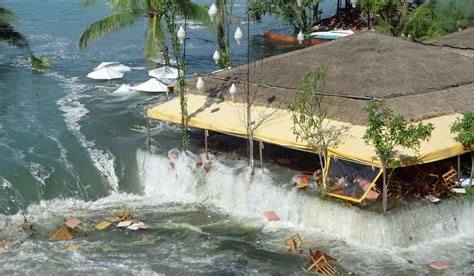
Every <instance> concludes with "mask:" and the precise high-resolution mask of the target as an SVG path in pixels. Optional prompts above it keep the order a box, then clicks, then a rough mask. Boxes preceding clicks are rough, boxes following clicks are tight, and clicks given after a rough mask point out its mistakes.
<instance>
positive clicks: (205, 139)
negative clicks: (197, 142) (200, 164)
mask: <svg viewBox="0 0 474 276" xmlns="http://www.w3.org/2000/svg"><path fill="white" fill-rule="evenodd" d="M208 136H209V131H208V130H207V129H205V130H204V150H205V151H206V159H207V160H209V152H208V150H207V137H208Z"/></svg>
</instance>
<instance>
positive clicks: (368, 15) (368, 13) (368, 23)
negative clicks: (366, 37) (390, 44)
mask: <svg viewBox="0 0 474 276" xmlns="http://www.w3.org/2000/svg"><path fill="white" fill-rule="evenodd" d="M367 30H369V31H370V10H369V7H368V6H367Z"/></svg>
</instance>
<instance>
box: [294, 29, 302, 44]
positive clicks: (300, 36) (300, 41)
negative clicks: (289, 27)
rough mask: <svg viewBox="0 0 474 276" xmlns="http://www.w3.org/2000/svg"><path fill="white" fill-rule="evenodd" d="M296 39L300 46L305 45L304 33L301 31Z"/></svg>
mask: <svg viewBox="0 0 474 276" xmlns="http://www.w3.org/2000/svg"><path fill="white" fill-rule="evenodd" d="M296 39H297V40H298V42H299V43H300V44H301V43H303V41H304V34H303V32H302V31H300V32H299V33H298V36H297V37H296Z"/></svg>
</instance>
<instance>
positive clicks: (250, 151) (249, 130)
mask: <svg viewBox="0 0 474 276" xmlns="http://www.w3.org/2000/svg"><path fill="white" fill-rule="evenodd" d="M249 96H250V95H248V96H247V97H249ZM247 139H248V146H249V148H248V155H249V156H248V157H249V165H250V168H251V169H252V173H253V168H254V162H253V131H252V118H251V106H250V104H247Z"/></svg>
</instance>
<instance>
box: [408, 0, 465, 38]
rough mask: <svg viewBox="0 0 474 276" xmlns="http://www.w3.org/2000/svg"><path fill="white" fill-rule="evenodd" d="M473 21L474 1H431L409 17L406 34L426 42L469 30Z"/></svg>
mask: <svg viewBox="0 0 474 276" xmlns="http://www.w3.org/2000/svg"><path fill="white" fill-rule="evenodd" d="M472 21H474V5H473V4H472V0H457V1H448V0H444V1H438V0H429V1H427V2H426V3H424V4H422V5H421V6H419V7H418V8H417V9H416V11H415V12H414V13H413V14H412V15H411V16H410V17H409V19H408V22H407V26H406V28H405V31H404V34H406V35H410V37H411V38H412V39H413V40H414V41H424V40H427V39H431V38H435V37H439V36H443V35H446V34H448V33H452V32H455V31H457V30H458V29H459V28H467V27H468V26H469V25H470V22H472Z"/></svg>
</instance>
